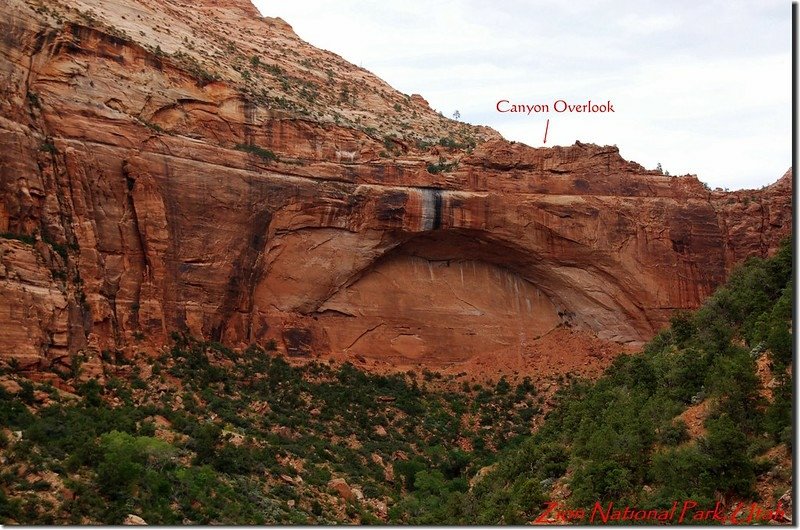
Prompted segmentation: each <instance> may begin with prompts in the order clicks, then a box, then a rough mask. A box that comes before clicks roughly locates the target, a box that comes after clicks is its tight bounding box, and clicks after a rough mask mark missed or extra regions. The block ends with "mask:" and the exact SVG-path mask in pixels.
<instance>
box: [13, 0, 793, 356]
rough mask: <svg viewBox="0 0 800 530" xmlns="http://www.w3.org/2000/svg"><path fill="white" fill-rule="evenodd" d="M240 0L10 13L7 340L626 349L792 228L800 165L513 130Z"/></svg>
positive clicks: (470, 351) (18, 349) (422, 349)
mask: <svg viewBox="0 0 800 530" xmlns="http://www.w3.org/2000/svg"><path fill="white" fill-rule="evenodd" d="M245 4H246V2H240V1H237V2H230V3H228V2H222V1H212V0H207V1H204V2H202V9H199V10H197V11H196V12H186V10H183V11H182V10H181V9H180V5H179V3H176V2H172V1H168V0H162V1H152V2H147V3H144V2H136V1H133V2H125V3H118V2H114V1H108V2H88V1H86V2H78V3H71V4H70V5H67V4H66V3H64V4H59V3H58V2H48V3H47V4H46V5H45V4H43V3H39V2H36V1H34V0H28V1H23V0H11V1H10V2H7V3H6V4H5V6H4V7H3V10H4V15H5V16H4V17H3V19H2V20H0V30H2V33H3V39H2V42H1V43H0V76H2V83H0V146H2V149H0V232H2V233H4V234H5V235H4V236H3V237H4V239H0V345H2V347H3V349H2V350H0V357H3V358H5V359H10V358H15V359H17V362H20V363H24V364H25V365H26V366H30V367H34V366H38V367H44V366H48V365H50V364H52V363H53V362H54V360H58V359H63V358H64V357H65V356H67V355H69V354H76V353H84V354H85V355H88V356H89V357H92V356H95V357H96V355H97V354H98V352H100V351H101V350H105V349H117V348H127V347H136V348H141V349H147V348H155V347H158V346H159V345H162V344H163V343H165V342H166V341H167V340H168V336H169V334H170V332H172V331H176V330H177V331H187V332H190V333H192V334H194V335H196V336H198V337H205V338H208V339H213V340H218V341H222V342H225V343H227V344H230V345H233V346H239V345H247V344H250V343H260V344H262V345H266V344H268V343H270V342H271V341H275V343H276V344H277V346H278V348H279V349H280V350H281V351H284V352H287V353H289V354H290V355H295V356H309V355H315V354H320V353H322V354H324V353H326V352H346V353H351V354H353V355H360V356H369V357H379V358H382V359H389V360H393V359H395V360H397V361H398V362H399V361H402V360H413V361H419V362H429V363H447V362H458V361H463V360H465V359H468V358H471V357H474V356H478V355H481V354H486V353H500V354H503V353H504V352H508V353H509V354H512V353H519V352H524V351H527V350H528V349H530V345H531V343H532V342H534V341H536V340H537V339H538V338H539V337H541V336H543V335H545V334H547V333H549V332H550V331H551V330H553V329H554V328H556V327H558V326H572V327H575V328H580V329H583V330H587V331H589V332H592V333H593V334H596V335H597V336H599V337H601V338H606V339H610V340H615V341H620V342H631V341H634V342H635V341H641V340H644V339H647V338H648V337H649V336H651V335H652V334H653V333H654V332H655V331H656V330H658V329H659V328H660V327H661V326H663V325H664V324H665V323H666V322H667V321H668V318H669V316H670V314H671V313H672V312H673V311H674V310H675V309H679V308H692V307H696V306H697V305H698V304H699V303H700V302H701V301H702V300H703V299H704V297H706V296H707V295H708V294H710V293H711V292H712V290H713V289H714V288H715V287H716V286H717V285H719V284H720V283H721V282H722V281H723V280H724V279H725V277H726V275H727V273H728V272H730V270H731V268H732V267H733V266H734V264H735V263H736V262H737V261H740V260H741V259H743V258H744V257H746V256H750V255H767V254H769V253H770V252H772V251H774V250H775V248H776V246H777V244H778V242H779V241H780V239H781V238H782V237H783V236H785V235H786V234H788V233H790V231H791V175H789V174H787V175H786V176H784V178H783V179H781V180H780V181H779V182H778V183H776V184H775V185H773V186H771V187H768V188H766V189H764V190H759V191H750V192H734V193H720V192H711V191H709V190H707V189H705V188H704V186H703V185H702V184H701V183H700V182H699V181H698V180H697V179H696V178H695V177H692V176H685V177H667V176H664V175H661V174H660V173H657V172H654V171H647V170H645V169H644V168H642V167H641V166H639V165H638V164H635V163H633V162H628V161H625V160H624V159H622V158H621V157H620V155H619V152H618V150H617V149H616V148H614V147H599V146H595V145H587V144H580V143H576V144H575V145H573V146H569V147H554V148H548V149H534V148H531V147H527V146H524V145H521V144H515V143H512V142H507V141H505V140H502V139H500V138H499V135H497V134H496V133H494V132H493V131H490V130H488V129H486V128H475V127H471V126H467V125H465V124H460V123H458V122H453V121H451V120H446V119H444V118H442V117H441V116H439V115H438V114H436V113H435V112H434V111H432V110H431V109H430V108H429V107H427V104H423V102H424V100H423V102H421V101H420V99H421V98H411V97H405V96H404V95H402V94H399V93H397V92H395V91H393V90H391V89H390V88H389V87H388V86H386V85H385V84H384V83H383V82H382V81H380V80H379V79H377V78H375V77H374V76H372V75H371V74H369V73H368V72H366V71H364V70H362V69H360V68H357V67H355V66H352V65H348V64H347V63H345V62H344V61H342V60H341V59H340V58H338V57H336V56H335V55H333V54H330V53H328V52H323V51H320V50H315V49H313V48H312V47H310V46H309V45H307V44H305V43H303V42H302V41H300V40H299V39H298V38H297V36H296V35H294V33H293V32H292V31H291V28H290V27H289V26H288V25H286V24H285V23H283V22H282V21H279V20H273V19H265V18H261V17H260V16H258V15H257V13H255V12H253V10H252V9H250V7H248V6H249V4H247V5H245ZM165 21H167V22H166V23H165ZM231 21H235V24H234V23H231ZM288 50H294V53H289V52H288ZM295 54H296V55H295ZM209 57H213V58H214V61H209ZM212 63H213V67H214V68H215V70H213V71H212V70H210V68H211V64H212ZM244 72H247V74H246V75H245V74H244ZM353 90H356V93H355V95H354V92H353ZM301 105H305V106H301Z"/></svg>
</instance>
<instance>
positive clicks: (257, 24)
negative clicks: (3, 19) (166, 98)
mask: <svg viewBox="0 0 800 530" xmlns="http://www.w3.org/2000/svg"><path fill="white" fill-rule="evenodd" d="M11 9H12V10H16V11H18V12H20V13H26V12H27V13H26V14H28V15H29V16H30V15H33V13H32V12H31V11H36V13H37V14H36V15H34V16H36V18H39V19H41V20H43V21H44V23H45V24H47V25H48V26H50V27H63V26H64V25H65V24H78V25H84V26H89V27H93V28H96V29H99V30H101V31H104V32H106V33H111V34H112V35H115V36H117V37H119V38H122V39H124V40H127V41H132V42H135V43H137V44H140V45H141V46H143V47H144V48H146V49H148V50H150V51H151V52H153V53H155V54H157V55H159V56H161V57H163V58H164V59H165V60H172V61H175V62H177V63H180V64H181V65H182V66H184V67H185V68H186V69H188V70H189V71H192V72H193V73H194V74H195V75H196V76H197V77H198V78H199V79H200V81H202V82H205V83H208V82H212V81H215V80H222V81H225V82H226V83H228V84H232V85H233V86H235V87H236V88H237V89H238V90H239V91H240V92H242V93H243V94H246V95H247V96H248V98H249V99H250V100H251V101H253V102H254V103H255V104H257V105H259V106H262V107H266V108H270V109H275V110H276V111H279V112H285V113H286V114H287V115H294V116H301V117H306V118H308V119H310V120H313V121H318V122H323V123H336V124H340V125H343V126H348V127H353V128H356V129H360V130H362V131H365V132H367V133H368V134H370V135H371V136H374V137H376V138H381V139H383V138H387V137H389V138H396V139H399V140H401V141H406V142H408V143H412V144H413V143H415V142H427V143H431V142H437V141H439V140H440V139H441V138H452V139H453V140H455V141H456V142H458V143H463V144H469V145H474V144H475V143H479V142H481V141H483V140H485V139H487V138H496V137H499V134H498V133H497V132H496V131H494V130H492V129H490V128H488V127H479V126H472V125H468V124H464V123H460V122H457V121H454V120H451V119H448V118H445V117H444V116H442V115H441V114H439V113H436V112H434V111H433V110H432V109H431V108H430V107H429V106H428V105H427V103H426V102H425V100H424V99H423V98H420V97H412V96H411V95H407V94H403V93H401V92H398V91H397V90H395V89H393V88H392V87H391V86H389V85H388V84H387V83H385V82H384V81H382V80H381V79H379V78H378V77H377V76H375V75H374V74H372V73H371V72H369V71H367V70H365V69H363V68H360V67H358V66H355V65H353V64H351V63H349V62H347V61H345V60H344V59H342V57H340V56H339V55H336V54H335V53H332V52H329V51H326V50H320V49H318V48H315V47H313V46H311V45H310V44H308V43H306V42H305V41H303V40H302V39H300V38H299V37H298V36H297V35H296V34H295V32H294V31H293V30H292V28H291V26H290V25H289V24H287V23H286V22H285V21H283V20H282V19H280V18H270V17H262V16H261V15H260V13H259V12H258V10H257V9H256V8H255V6H253V4H251V3H250V2H249V0H201V1H199V2H188V1H181V0H130V1H129V0H125V1H122V0H106V1H103V2H98V1H96V0H74V1H72V0H70V1H66V0H47V1H45V0H13V1H12V5H11ZM42 15H44V16H42Z"/></svg>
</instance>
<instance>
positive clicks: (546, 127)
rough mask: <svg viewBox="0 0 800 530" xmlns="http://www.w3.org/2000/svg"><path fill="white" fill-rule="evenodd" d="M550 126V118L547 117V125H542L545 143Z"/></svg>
mask: <svg viewBox="0 0 800 530" xmlns="http://www.w3.org/2000/svg"><path fill="white" fill-rule="evenodd" d="M549 128H550V118H547V125H545V126H544V143H547V130H548V129H549Z"/></svg>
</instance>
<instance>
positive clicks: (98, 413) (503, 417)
mask: <svg viewBox="0 0 800 530" xmlns="http://www.w3.org/2000/svg"><path fill="white" fill-rule="evenodd" d="M174 339H175V345H174V347H173V348H172V349H171V351H170V352H169V353H168V354H166V355H164V356H162V357H161V358H159V359H157V360H156V362H155V363H152V362H151V364H145V365H144V367H142V363H144V362H145V361H144V359H137V360H136V362H135V363H134V362H132V361H130V360H125V359H124V358H122V357H117V356H114V355H111V354H110V353H108V354H107V355H106V360H107V364H106V374H105V383H104V384H100V383H98V382H96V381H95V380H94V379H90V380H89V381H88V382H86V383H84V384H82V385H79V386H78V389H77V391H76V392H77V394H78V395H77V396H74V397H70V396H69V395H66V394H64V393H62V392H60V391H58V390H56V389H55V388H54V387H52V386H51V385H49V384H44V385H43V384H38V383H32V382H30V381H27V380H25V379H23V378H20V377H17V376H14V375H12V374H10V373H7V374H6V375H5V376H4V378H5V379H6V380H8V378H12V379H11V380H13V381H15V382H16V383H17V384H19V386H20V389H19V390H18V391H16V392H9V391H3V390H2V387H0V425H2V426H6V427H7V429H5V430H3V431H0V432H3V433H4V434H3V436H2V439H0V455H2V458H3V459H4V460H3V462H4V465H3V471H2V475H0V487H1V489H0V520H9V519H11V520H13V521H17V522H19V523H25V524H34V523H39V524H41V523H44V524H48V523H61V522H69V523H89V522H103V523H109V524H118V523H120V522H122V521H123V519H124V518H125V517H126V516H127V514H136V515H139V516H141V517H143V518H144V519H145V520H146V521H147V522H148V523H150V524H181V523H188V522H192V523H251V524H252V523H257V524H261V523H324V522H333V521H354V522H355V521H362V522H378V521H379V519H378V518H377V517H380V518H381V519H384V520H396V519H398V518H401V517H402V516H403V513H404V510H405V509H406V508H405V505H404V504H403V503H401V502H400V500H401V499H403V498H404V497H405V496H407V495H408V494H409V493H410V492H415V491H420V492H424V491H427V489H428V488H430V487H432V485H433V484H436V485H445V487H446V488H447V489H448V490H452V491H460V492H464V491H466V490H467V488H468V484H467V481H466V477H470V476H472V475H474V474H475V472H476V470H477V469H478V468H479V467H480V466H482V465H485V464H487V463H489V462H490V461H491V459H492V455H493V454H494V453H495V452H496V451H497V450H498V449H501V448H504V447H509V446H511V445H513V444H515V443H519V442H520V441H521V440H522V439H523V436H524V435H529V434H530V429H529V427H528V425H529V424H530V422H529V420H530V419H531V418H532V417H533V416H535V415H537V414H539V413H540V407H539V406H540V402H541V401H542V398H541V397H537V396H536V392H535V390H534V388H533V387H532V385H531V384H530V382H529V381H527V380H526V381H523V382H522V383H520V384H519V385H516V386H512V385H511V384H510V383H508V382H507V381H506V380H504V379H502V380H500V381H499V382H498V383H497V384H496V385H493V386H487V387H481V386H480V385H473V386H470V385H465V386H464V387H459V389H460V391H459V392H451V391H446V390H435V389H434V386H438V387H442V386H443V384H444V381H443V379H442V377H441V376H440V375H439V374H434V373H431V372H425V373H424V374H413V373H409V374H400V375H393V376H380V375H371V374H367V373H365V372H363V371H360V370H358V369H356V368H355V367H354V366H352V365H350V364H344V365H340V366H333V365H330V364H322V363H318V362H311V363H310V364H307V365H305V366H299V367H296V366H292V365H290V364H289V363H288V362H287V361H286V360H284V359H283V358H281V357H279V356H275V355H274V354H271V353H270V352H267V351H264V350H261V349H259V348H250V349H248V350H246V351H244V352H233V351H231V350H229V349H227V348H225V347H223V346H221V345H219V344H213V343H204V342H199V341H196V340H193V339H191V338H189V337H185V336H181V335H175V336H174ZM6 371H7V372H9V371H8V370H6ZM74 372H75V373H74V374H73V375H78V374H77V373H79V372H80V369H79V368H78V369H76V370H74ZM61 377H62V379H68V377H69V376H68V375H66V374H63V373H62V374H61ZM68 381H71V380H69V379H68ZM455 385H456V383H452V384H451V385H450V386H451V387H455ZM34 410H35V412H34ZM332 478H342V479H344V480H346V482H347V483H348V487H352V488H353V490H352V491H353V493H355V494H356V495H355V496H354V497H353V498H341V495H340V494H339V493H337V492H336V491H335V489H334V488H332V487H331V485H329V483H330V481H331V479H332ZM356 490H357V491H356ZM65 492H66V493H65ZM362 494H363V495H362Z"/></svg>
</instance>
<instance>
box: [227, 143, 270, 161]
mask: <svg viewBox="0 0 800 530" xmlns="http://www.w3.org/2000/svg"><path fill="white" fill-rule="evenodd" d="M236 149H238V150H239V151H244V152H245V153H250V154H252V155H256V156H258V157H261V158H263V159H264V160H268V161H272V160H277V159H278V157H277V155H275V153H273V152H272V151H270V150H269V149H264V148H263V147H259V146H257V145H252V144H236Z"/></svg>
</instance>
